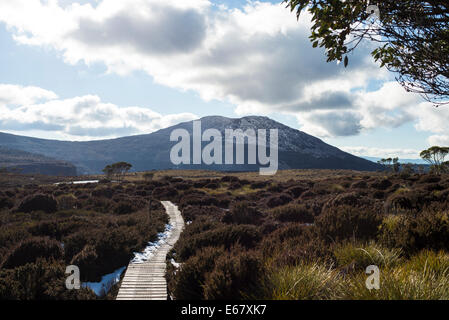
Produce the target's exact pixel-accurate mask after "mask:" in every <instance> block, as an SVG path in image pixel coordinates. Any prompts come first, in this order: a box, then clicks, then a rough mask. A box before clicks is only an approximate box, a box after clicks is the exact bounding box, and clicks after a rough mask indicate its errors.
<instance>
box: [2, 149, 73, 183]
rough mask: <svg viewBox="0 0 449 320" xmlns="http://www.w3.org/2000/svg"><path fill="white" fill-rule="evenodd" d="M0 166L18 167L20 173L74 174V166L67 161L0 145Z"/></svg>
mask: <svg viewBox="0 0 449 320" xmlns="http://www.w3.org/2000/svg"><path fill="white" fill-rule="evenodd" d="M0 168H6V169H7V170H17V169H19V170H20V172H21V173H27V174H28V173H31V174H44V175H55V176H76V174H77V172H76V167H75V166H74V165H73V164H70V163H68V162H64V161H59V160H55V159H52V158H49V157H46V156H43V155H40V154H34V153H30V152H25V151H21V150H14V149H9V148H6V147H3V146H0Z"/></svg>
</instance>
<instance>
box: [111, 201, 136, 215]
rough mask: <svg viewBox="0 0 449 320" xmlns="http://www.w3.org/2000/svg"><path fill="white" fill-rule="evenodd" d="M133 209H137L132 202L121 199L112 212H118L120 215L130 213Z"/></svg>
mask: <svg viewBox="0 0 449 320" xmlns="http://www.w3.org/2000/svg"><path fill="white" fill-rule="evenodd" d="M135 211H137V208H136V207H135V206H134V204H133V203H132V202H131V201H121V202H119V203H118V204H117V205H116V207H115V208H114V213H115V214H120V215H123V214H130V213H133V212H135Z"/></svg>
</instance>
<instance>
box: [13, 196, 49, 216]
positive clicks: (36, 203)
mask: <svg viewBox="0 0 449 320" xmlns="http://www.w3.org/2000/svg"><path fill="white" fill-rule="evenodd" d="M57 205H58V204H57V202H56V200H55V199H54V198H53V197H51V196H48V195H44V194H36V195H32V196H29V197H27V198H25V199H24V200H23V201H22V202H21V203H20V205H19V208H18V211H20V212H26V213H28V212H33V211H44V212H46V213H53V212H56V210H57Z"/></svg>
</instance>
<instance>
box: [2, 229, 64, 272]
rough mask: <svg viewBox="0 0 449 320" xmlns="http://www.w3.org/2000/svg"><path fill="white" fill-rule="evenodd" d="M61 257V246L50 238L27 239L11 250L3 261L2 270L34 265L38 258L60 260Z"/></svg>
mask: <svg viewBox="0 0 449 320" xmlns="http://www.w3.org/2000/svg"><path fill="white" fill-rule="evenodd" d="M62 257H63V251H62V248H61V245H60V244H59V242H58V241H56V240H51V239H50V238H39V237H34V238H29V239H26V240H24V241H22V242H21V243H19V244H18V245H17V246H16V247H15V248H13V249H12V250H11V251H10V253H9V255H7V256H6V258H5V260H4V261H3V264H2V268H9V269H11V268H15V267H18V266H22V265H25V264H27V263H34V262H36V261H37V259H38V258H44V259H60V258H62Z"/></svg>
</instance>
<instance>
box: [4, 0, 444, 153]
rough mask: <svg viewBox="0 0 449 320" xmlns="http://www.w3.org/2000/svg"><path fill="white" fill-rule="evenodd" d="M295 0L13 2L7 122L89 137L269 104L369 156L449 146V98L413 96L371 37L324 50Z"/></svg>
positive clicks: (23, 130) (7, 11)
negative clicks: (339, 50) (334, 56)
mask: <svg viewBox="0 0 449 320" xmlns="http://www.w3.org/2000/svg"><path fill="white" fill-rule="evenodd" d="M280 2H281V1H243V0H228V1H225V0H183V1H179V0H91V1H89V0H78V1H69V0H59V1H56V0H8V1H6V0H0V131H1V132H7V133H13V134H18V135H26V136H33V137H39V138H48V139H58V140H72V141H86V140H98V139H107V138H116V137H121V136H127V135H135V134H144V133H150V132H154V131H156V130H158V129H161V128H165V127H168V126H171V125H175V124H177V123H179V122H182V121H189V120H193V119H197V118H200V117H203V116H208V115H222V116H226V117H234V118H238V117H242V116H247V115H263V116H269V117H270V118H272V119H274V120H277V121H279V122H282V123H284V124H286V125H288V126H290V127H293V128H296V129H299V130H302V131H304V132H306V133H308V134H311V135H314V136H317V137H319V138H321V139H323V140H324V141H325V142H327V143H330V144H332V145H335V146H337V147H339V148H341V149H343V150H345V151H348V152H351V153H353V154H356V155H359V156H370V157H394V156H399V157H400V158H406V159H413V158H419V152H420V151H421V150H423V149H426V148H428V147H430V146H432V145H449V133H448V132H447V123H448V122H449V109H448V108H445V107H440V108H435V107H433V106H432V105H431V104H429V103H428V102H426V101H424V100H423V99H422V98H421V97H420V96H419V95H416V94H413V93H407V92H405V90H404V89H403V88H402V87H401V86H400V85H399V84H397V83H396V81H395V79H394V74H391V73H389V72H388V71H387V70H385V69H381V68H379V66H378V65H377V64H376V63H375V62H374V61H373V59H372V57H371V55H370V52H371V51H372V49H373V47H372V44H370V43H362V44H361V45H360V47H359V48H358V49H357V50H356V52H355V53H354V54H352V55H351V56H350V57H349V58H350V60H349V66H348V67H347V68H344V66H343V65H342V64H338V63H335V62H331V63H327V62H326V57H325V54H324V51H323V49H321V48H312V45H311V43H310V41H309V39H308V36H309V35H310V26H311V23H310V16H309V15H308V14H307V13H304V15H303V16H301V18H300V20H299V21H297V20H296V16H295V14H294V13H291V12H290V11H289V10H288V9H286V8H285V5H284V4H281V3H280Z"/></svg>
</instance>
